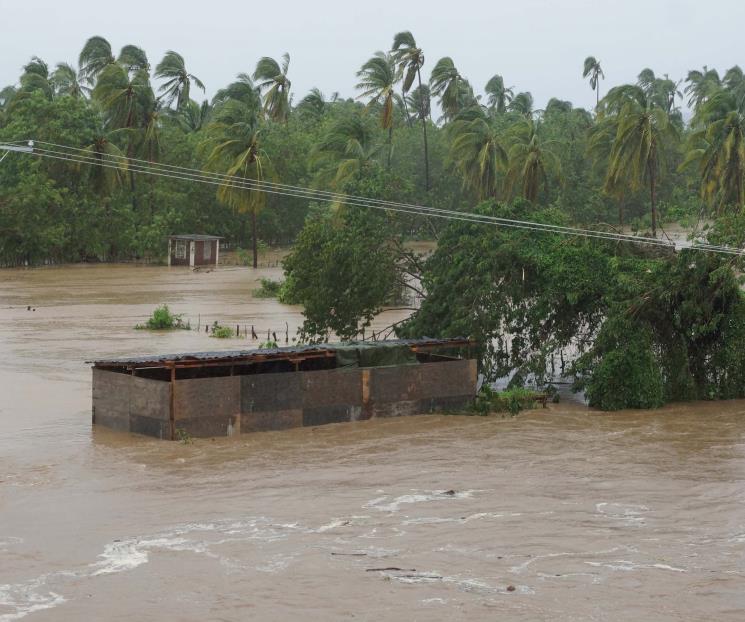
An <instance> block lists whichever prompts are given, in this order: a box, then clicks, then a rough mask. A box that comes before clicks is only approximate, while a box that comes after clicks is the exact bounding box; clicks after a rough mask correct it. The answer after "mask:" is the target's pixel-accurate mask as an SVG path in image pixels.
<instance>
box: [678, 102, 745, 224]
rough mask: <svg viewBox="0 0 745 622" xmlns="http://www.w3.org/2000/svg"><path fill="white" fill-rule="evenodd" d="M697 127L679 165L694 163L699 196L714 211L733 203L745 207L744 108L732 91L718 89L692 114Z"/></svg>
mask: <svg viewBox="0 0 745 622" xmlns="http://www.w3.org/2000/svg"><path fill="white" fill-rule="evenodd" d="M694 125H696V126H698V127H700V128H701V129H699V130H698V131H696V132H694V134H693V135H692V136H691V138H690V142H691V144H692V148H691V149H690V150H689V151H688V154H687V156H686V159H685V160H684V162H683V164H682V165H681V168H684V167H687V166H689V165H691V164H694V163H695V164H697V165H698V169H699V174H700V176H701V196H702V198H703V199H704V200H705V201H707V202H708V203H709V204H710V205H712V206H714V207H715V208H716V209H717V210H718V211H722V210H723V209H725V208H726V207H727V206H731V205H735V206H737V208H738V209H739V210H742V209H743V208H745V110H744V109H743V107H742V106H738V102H737V96H736V94H734V93H732V92H729V91H719V92H717V93H715V94H714V95H712V96H711V97H710V98H709V99H708V100H707V101H706V102H705V103H704V104H703V105H702V106H701V107H700V108H699V111H698V113H697V114H696V119H695V120H694Z"/></svg>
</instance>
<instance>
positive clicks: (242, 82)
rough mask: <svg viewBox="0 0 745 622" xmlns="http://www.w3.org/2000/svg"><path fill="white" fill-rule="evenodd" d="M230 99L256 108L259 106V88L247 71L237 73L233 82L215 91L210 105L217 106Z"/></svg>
mask: <svg viewBox="0 0 745 622" xmlns="http://www.w3.org/2000/svg"><path fill="white" fill-rule="evenodd" d="M230 99H235V100H236V101H239V102H243V103H244V104H246V105H247V106H250V107H251V108H254V109H256V110H258V109H259V108H261V95H260V93H259V89H258V87H257V86H256V85H255V84H254V82H253V80H251V76H249V75H248V74H247V73H239V74H238V75H237V76H236V80H235V82H231V83H230V84H228V86H226V87H225V88H224V89H220V90H219V91H217V93H215V97H214V98H213V99H212V105H213V106H219V105H220V104H223V103H225V102H226V101H228V100H230Z"/></svg>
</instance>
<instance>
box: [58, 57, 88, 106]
mask: <svg viewBox="0 0 745 622" xmlns="http://www.w3.org/2000/svg"><path fill="white" fill-rule="evenodd" d="M51 81H52V85H53V86H54V90H55V91H56V92H57V94H58V95H69V96H70V97H75V98H79V97H85V95H86V94H87V93H90V88H89V87H87V86H85V85H84V84H82V82H81V81H80V80H79V79H78V72H77V71H76V70H75V68H74V67H73V66H72V65H70V64H69V63H57V67H56V68H55V70H54V73H52V77H51Z"/></svg>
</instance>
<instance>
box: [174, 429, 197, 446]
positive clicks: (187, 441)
mask: <svg viewBox="0 0 745 622" xmlns="http://www.w3.org/2000/svg"><path fill="white" fill-rule="evenodd" d="M176 440H177V441H179V442H180V443H182V444H183V445H191V444H193V443H194V438H193V437H192V435H191V434H189V433H188V432H187V431H186V430H184V428H176Z"/></svg>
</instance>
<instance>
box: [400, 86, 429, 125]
mask: <svg viewBox="0 0 745 622" xmlns="http://www.w3.org/2000/svg"><path fill="white" fill-rule="evenodd" d="M406 103H407V105H408V107H409V108H411V109H412V110H413V111H414V116H415V118H417V119H420V120H424V119H426V118H427V117H428V116H429V115H430V112H431V105H432V102H431V98H430V93H429V87H428V86H427V85H426V84H422V85H421V86H417V87H416V88H415V89H414V90H412V91H411V94H410V95H407V96H406Z"/></svg>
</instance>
